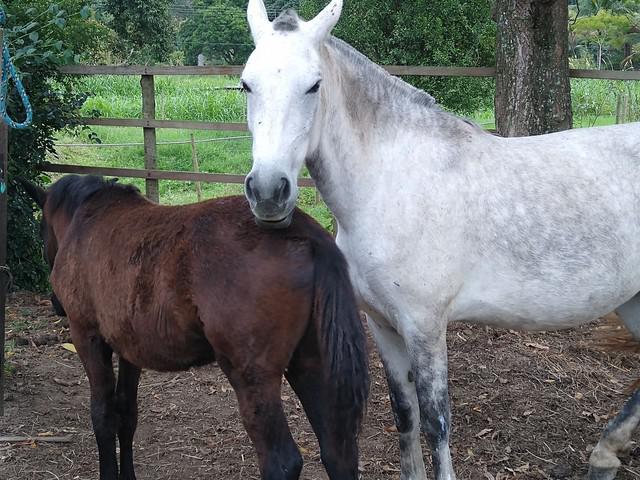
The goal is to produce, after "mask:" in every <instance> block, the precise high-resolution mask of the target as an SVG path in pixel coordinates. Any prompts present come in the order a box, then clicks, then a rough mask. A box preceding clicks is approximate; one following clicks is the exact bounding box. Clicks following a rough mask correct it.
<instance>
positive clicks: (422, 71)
mask: <svg viewBox="0 0 640 480" xmlns="http://www.w3.org/2000/svg"><path fill="white" fill-rule="evenodd" d="M243 68H244V66H242V65H219V66H206V67H195V66H146V65H69V66H63V67H61V68H60V72H61V73H63V74H66V75H137V76H140V77H141V82H140V83H141V87H142V98H143V111H142V112H141V116H142V117H143V118H77V119H75V120H76V121H77V122H78V123H80V124H83V125H93V126H111V127H136V128H142V129H143V131H144V132H145V135H144V143H142V144H141V145H143V146H144V157H145V158H144V160H145V168H144V169H134V168H109V167H89V166H84V165H67V164H59V163H46V164H45V165H44V166H43V170H44V171H47V172H52V173H78V174H96V175H107V176H119V177H131V178H142V179H145V184H146V193H147V196H149V197H150V198H152V199H154V200H158V193H157V192H158V180H181V181H192V182H211V183H234V184H242V183H244V179H245V176H244V175H234V174H222V173H201V172H197V171H195V172H184V171H169V170H159V169H157V168H155V165H156V146H157V145H161V144H162V142H157V141H156V138H155V130H156V129H158V128H174V129H185V130H209V131H222V132H246V131H248V128H247V124H246V123H228V122H199V121H189V120H159V119H156V118H155V87H154V82H153V78H154V76H159V75H171V76H173V75H193V76H207V75H229V76H238V75H240V74H241V73H242V70H243ZM383 68H384V69H385V70H387V72H389V73H390V74H392V75H400V76H437V77H481V78H492V77H495V76H496V69H495V68H494V67H430V66H412V65H406V66H405V65H385V66H383ZM569 75H570V76H571V77H572V78H586V79H598V80H636V81H638V80H640V71H613V70H579V69H571V70H569ZM229 88H236V87H229ZM165 143H192V148H194V149H195V143H197V142H196V141H194V140H192V142H165ZM98 145H99V144H97V145H96V146H98ZM59 146H60V147H63V146H64V145H59ZM70 146H75V145H70ZM85 146H86V145H85ZM194 155H195V153H194ZM298 185H299V186H301V187H313V186H314V183H313V180H311V179H309V178H300V179H298Z"/></svg>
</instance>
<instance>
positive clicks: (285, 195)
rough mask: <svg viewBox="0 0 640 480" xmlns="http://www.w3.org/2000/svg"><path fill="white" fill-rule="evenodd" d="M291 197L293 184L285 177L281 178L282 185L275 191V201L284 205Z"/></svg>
mask: <svg viewBox="0 0 640 480" xmlns="http://www.w3.org/2000/svg"><path fill="white" fill-rule="evenodd" d="M290 195H291V184H290V183H289V180H287V179H286V178H285V177H282V178H280V185H279V186H278V188H277V189H276V191H275V195H274V200H275V201H276V202H278V203H282V202H284V201H285V200H288V199H289V196H290Z"/></svg>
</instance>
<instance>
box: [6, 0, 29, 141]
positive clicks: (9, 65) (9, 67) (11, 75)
mask: <svg viewBox="0 0 640 480" xmlns="http://www.w3.org/2000/svg"><path fill="white" fill-rule="evenodd" d="M6 20H7V15H6V13H5V12H4V10H2V9H1V8H0V27H1V26H3V25H4V24H5V22H6ZM10 79H13V82H14V83H15V86H16V90H17V91H18V94H19V95H20V99H21V100H22V105H23V107H24V111H25V112H26V114H27V115H26V118H25V120H24V122H21V123H19V122H16V121H15V120H13V119H12V118H11V117H10V116H9V114H8V113H7V99H8V95H9V94H8V86H9V80H10ZM0 117H2V119H3V120H4V122H5V123H6V124H7V125H8V126H9V127H11V128H18V129H23V128H27V127H28V126H29V125H31V122H32V121H33V109H32V108H31V102H29V96H28V95H27V92H26V91H25V89H24V85H22V80H21V79H20V76H19V75H18V72H17V71H16V67H14V66H13V62H12V61H11V55H9V45H8V43H7V39H6V37H4V43H3V45H2V75H1V77H0Z"/></svg>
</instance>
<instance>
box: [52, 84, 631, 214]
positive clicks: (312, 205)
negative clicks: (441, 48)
mask: <svg viewBox="0 0 640 480" xmlns="http://www.w3.org/2000/svg"><path fill="white" fill-rule="evenodd" d="M237 84H238V77H221V76H207V77H192V76H175V77H166V76H157V77H155V89H156V117H157V118H159V119H168V120H197V121H209V122H244V121H245V117H246V102H245V98H244V94H243V93H241V92H239V91H236V90H225V89H224V87H229V86H236V85H237ZM571 86H572V101H573V108H574V125H575V126H576V127H585V126H592V125H610V124H613V123H615V113H616V103H617V97H618V95H621V94H626V95H627V96H628V98H629V115H628V118H627V121H637V120H639V119H640V82H622V81H610V80H587V79H572V81H571ZM78 88H79V89H80V90H82V91H86V92H89V93H90V94H91V96H90V97H89V98H88V99H87V101H86V102H85V104H84V106H83V109H82V110H83V111H82V113H83V115H87V116H91V115H97V116H100V117H113V118H141V116H142V113H141V111H142V93H141V89H140V77H138V76H88V77H82V78H81V79H80V80H79V84H78ZM471 118H472V119H473V120H475V121H476V122H478V123H479V124H480V125H482V126H483V127H484V128H495V119H494V115H493V111H491V110H483V111H478V112H475V113H474V114H473V115H471ZM90 133H91V135H90ZM191 133H193V134H194V135H195V138H196V140H197V141H198V140H211V139H216V138H218V139H222V138H226V137H242V136H247V135H248V134H247V133H246V132H209V131H195V132H191V131H188V130H173V129H160V130H157V141H158V143H159V145H158V147H157V152H158V159H157V164H158V168H160V169H163V170H179V171H192V157H191V145H189V144H183V145H162V142H175V141H188V140H189V135H190V134H191ZM93 135H95V136H97V138H99V139H100V141H101V142H102V143H105V144H112V143H135V142H138V143H142V140H143V138H142V129H139V128H118V127H92V128H91V129H85V130H78V131H68V132H64V133H62V134H61V135H60V136H59V138H58V142H59V143H91V142H92V141H93V140H92V138H93ZM197 152H198V159H199V163H200V171H202V172H211V173H234V174H240V175H244V174H246V173H247V172H248V171H249V170H250V169H251V141H250V139H249V138H237V139H227V140H220V141H210V142H203V143H197ZM58 153H59V158H58V159H52V160H55V161H59V162H62V163H68V164H81V165H90V166H105V167H107V166H108V167H123V168H144V149H143V147H142V145H139V146H129V147H88V148H87V147H84V148H70V147H60V148H59V149H58ZM122 181H127V182H131V183H135V184H136V185H138V187H140V188H141V189H143V188H144V180H139V179H122ZM159 184H160V201H161V202H162V203H167V204H184V203H189V202H194V201H196V193H195V187H194V184H193V183H192V182H178V181H169V180H162V181H160V183H159ZM202 188H203V194H204V197H205V198H211V197H219V196H223V195H235V194H242V186H241V185H229V184H209V183H203V184H202ZM299 206H300V207H301V208H303V209H304V210H305V211H307V212H308V213H310V214H312V215H313V216H314V217H315V218H316V219H317V220H319V221H320V223H321V224H323V225H324V226H325V227H329V226H330V225H331V215H330V213H329V211H328V210H327V208H326V206H324V204H323V203H322V202H320V203H317V202H316V195H315V190H313V189H308V188H304V189H302V190H301V194H300V199H299Z"/></svg>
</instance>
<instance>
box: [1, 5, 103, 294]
mask: <svg viewBox="0 0 640 480" xmlns="http://www.w3.org/2000/svg"><path fill="white" fill-rule="evenodd" d="M4 4H5V11H6V12H7V26H6V28H5V35H6V37H7V39H8V42H9V44H10V46H11V49H10V50H11V55H12V58H13V62H14V64H15V66H16V67H17V68H18V69H19V71H20V73H21V76H22V81H23V83H24V86H25V88H26V91H27V93H28V95H29V98H30V100H31V104H32V106H33V112H34V116H33V124H32V126H31V127H30V128H28V129H25V130H11V131H10V134H9V158H10V161H9V179H10V189H9V204H8V208H9V211H8V213H9V220H8V221H9V223H8V233H9V241H8V262H9V266H10V268H11V272H12V275H13V281H14V285H15V286H18V287H22V288H32V289H38V288H43V287H45V286H46V284H47V274H48V270H47V268H46V266H45V265H44V262H43V259H42V254H41V246H40V242H39V225H38V223H37V221H36V220H35V218H34V215H33V213H34V211H33V202H32V201H31V200H30V199H28V198H26V197H25V196H24V195H21V194H19V192H18V191H16V189H15V188H13V187H12V185H11V179H13V178H15V177H16V176H21V177H23V178H27V179H30V180H34V181H42V180H43V176H42V174H41V173H40V172H39V170H38V167H39V166H40V165H41V163H42V162H43V161H44V160H45V157H46V156H47V154H51V155H55V151H54V148H53V143H54V135H55V134H56V132H57V131H59V130H60V129H61V128H63V127H65V126H67V125H69V124H70V118H71V117H73V116H75V114H76V109H77V108H78V107H79V106H80V105H82V103H83V101H84V98H85V97H84V95H82V94H78V93H77V92H76V89H75V87H74V83H73V81H72V80H71V79H70V78H69V77H63V76H61V75H59V74H58V70H57V67H58V66H59V65H61V64H64V63H69V62H72V61H79V60H82V59H83V58H84V59H86V60H91V59H95V58H96V57H98V56H100V55H101V54H102V53H103V52H105V51H106V50H108V48H109V42H110V41H113V40H114V39H115V36H114V35H113V32H112V31H111V30H110V29H109V28H108V27H107V26H106V25H104V24H103V23H102V22H101V21H100V20H99V18H96V15H95V11H93V10H92V9H91V8H89V7H88V6H87V5H85V4H84V2H82V0H58V1H57V2H55V3H51V2H50V1H49V0H32V1H30V2H28V3H27V2H23V1H22V0H9V1H5V2H4ZM7 108H8V111H9V114H10V115H11V116H12V118H16V119H20V120H21V119H23V118H24V113H23V111H22V103H21V102H20V99H19V98H18V96H17V95H16V93H15V91H13V90H11V88H10V90H9V102H8V107H7Z"/></svg>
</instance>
